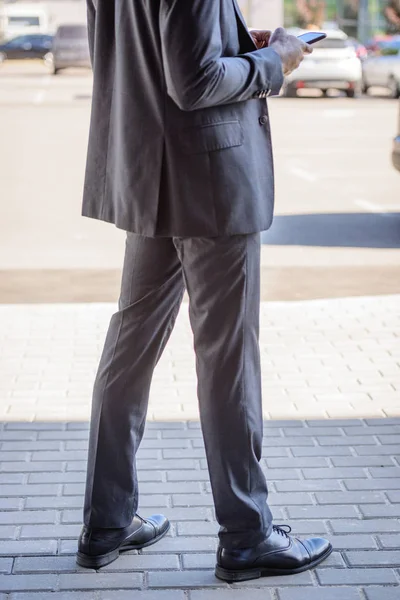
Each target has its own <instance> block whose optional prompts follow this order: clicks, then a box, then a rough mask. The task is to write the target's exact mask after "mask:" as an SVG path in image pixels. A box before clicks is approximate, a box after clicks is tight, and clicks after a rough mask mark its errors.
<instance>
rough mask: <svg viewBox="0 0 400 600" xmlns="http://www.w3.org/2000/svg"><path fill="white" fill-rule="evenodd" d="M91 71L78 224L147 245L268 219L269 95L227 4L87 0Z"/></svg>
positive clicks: (270, 80)
mask: <svg viewBox="0 0 400 600" xmlns="http://www.w3.org/2000/svg"><path fill="white" fill-rule="evenodd" d="M87 3H88V17H89V19H88V27H89V45H90V49H91V57H92V64H93V71H94V89H93V104H92V118H91V126H90V137H89V149H88V160H87V169H86V180H85V189H84V200H83V215H85V216H88V217H93V218H95V219H102V220H104V221H108V222H111V223H114V224H115V225H116V226H117V227H120V228H122V229H125V230H127V231H132V232H136V233H139V234H141V235H145V236H151V237H153V236H168V237H172V236H179V237H186V236H187V237H191V236H204V237H213V236H221V235H233V234H244V233H251V232H257V231H262V230H265V229H268V227H269V226H270V225H271V222H272V215H273V201H274V176H273V161H272V149H271V137H270V127H269V119H268V110H267V104H266V100H265V98H266V96H267V95H269V94H271V93H272V94H277V93H278V92H279V89H280V87H281V85H282V82H283V75H282V65H281V60H280V58H279V56H278V54H277V53H276V52H275V51H274V50H272V49H270V48H265V49H261V50H257V49H256V46H255V45H254V43H253V40H252V38H251V36H250V34H249V33H248V30H247V27H246V24H245V22H244V19H243V17H242V15H241V13H240V10H239V7H238V5H237V2H236V0H87Z"/></svg>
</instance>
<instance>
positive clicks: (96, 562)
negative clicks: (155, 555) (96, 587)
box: [76, 523, 171, 569]
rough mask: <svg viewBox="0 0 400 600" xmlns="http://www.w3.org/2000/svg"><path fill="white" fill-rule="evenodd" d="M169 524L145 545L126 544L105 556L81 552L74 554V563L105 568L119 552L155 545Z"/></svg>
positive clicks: (165, 532) (167, 529) (166, 530)
mask: <svg viewBox="0 0 400 600" xmlns="http://www.w3.org/2000/svg"><path fill="white" fill-rule="evenodd" d="M170 527H171V525H170V523H168V527H167V528H166V529H165V530H164V531H163V532H162V533H160V535H158V536H157V537H155V538H152V539H151V540H149V541H148V542H146V543H145V544H135V543H134V542H127V543H126V544H122V545H121V546H119V548H116V549H115V550H112V551H111V552H107V553H106V554H99V555H98V556H89V555H88V554H82V552H77V553H76V562H77V564H78V565H79V566H80V567H86V568H87V569H100V568H101V567H105V566H106V565H109V564H110V563H112V562H114V561H115V560H117V558H118V557H119V555H120V553H121V552H127V551H128V550H141V549H142V548H147V547H148V546H152V545H153V544H156V543H157V542H158V541H159V540H161V539H162V538H163V537H164V536H165V535H166V534H167V533H168V531H169V530H170Z"/></svg>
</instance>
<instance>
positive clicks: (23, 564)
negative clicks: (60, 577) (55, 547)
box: [13, 556, 93, 573]
mask: <svg viewBox="0 0 400 600" xmlns="http://www.w3.org/2000/svg"><path fill="white" fill-rule="evenodd" d="M63 571H67V572H75V571H83V568H81V567H79V566H78V565H77V564H76V561H75V556H29V557H28V556H24V557H21V556H20V557H18V558H16V559H15V562H14V568H13V573H61V572H63ZM84 571H85V573H87V572H89V573H90V572H92V571H93V570H92V569H85V570H84Z"/></svg>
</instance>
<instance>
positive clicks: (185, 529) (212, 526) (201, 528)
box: [177, 521, 219, 536]
mask: <svg viewBox="0 0 400 600" xmlns="http://www.w3.org/2000/svg"><path fill="white" fill-rule="evenodd" d="M218 529H219V527H218V524H217V523H216V522H214V521H212V522H204V521H186V522H185V523H178V524H177V534H178V536H179V535H184V536H190V535H194V536H202V535H217V533H218Z"/></svg>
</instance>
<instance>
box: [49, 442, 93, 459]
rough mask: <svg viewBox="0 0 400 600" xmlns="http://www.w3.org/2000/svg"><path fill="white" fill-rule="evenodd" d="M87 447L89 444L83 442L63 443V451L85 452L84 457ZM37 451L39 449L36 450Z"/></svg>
mask: <svg viewBox="0 0 400 600" xmlns="http://www.w3.org/2000/svg"><path fill="white" fill-rule="evenodd" d="M49 443H50V442H49ZM88 446H89V444H88V442H86V441H85V440H73V441H66V442H64V447H65V450H67V451H68V452H69V451H70V450H85V451H86V456H87V449H88ZM38 450H39V448H38ZM43 450H45V448H43Z"/></svg>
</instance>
